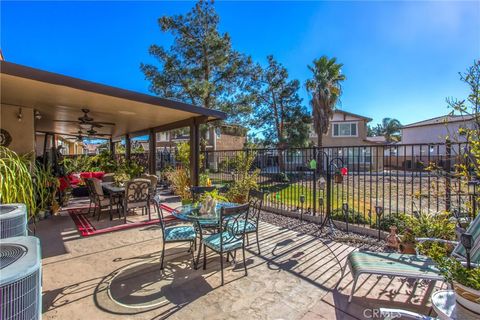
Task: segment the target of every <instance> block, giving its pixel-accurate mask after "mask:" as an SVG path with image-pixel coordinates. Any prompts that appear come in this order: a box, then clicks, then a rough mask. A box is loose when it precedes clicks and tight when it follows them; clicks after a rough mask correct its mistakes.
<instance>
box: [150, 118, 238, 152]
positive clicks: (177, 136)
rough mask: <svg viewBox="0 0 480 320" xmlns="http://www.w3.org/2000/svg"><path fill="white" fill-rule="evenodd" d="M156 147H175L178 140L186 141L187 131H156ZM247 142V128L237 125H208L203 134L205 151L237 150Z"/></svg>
mask: <svg viewBox="0 0 480 320" xmlns="http://www.w3.org/2000/svg"><path fill="white" fill-rule="evenodd" d="M156 138H157V149H159V148H171V147H175V146H176V145H177V144H178V143H180V142H188V141H189V136H188V133H185V132H182V131H178V130H177V131H165V132H158V133H157V137H156ZM246 142H247V129H246V128H244V127H242V126H238V125H226V124H224V125H221V126H216V127H209V128H208V129H207V131H206V132H205V134H204V137H203V143H205V150H206V151H222V150H238V149H242V148H243V146H244V145H245V143H246Z"/></svg>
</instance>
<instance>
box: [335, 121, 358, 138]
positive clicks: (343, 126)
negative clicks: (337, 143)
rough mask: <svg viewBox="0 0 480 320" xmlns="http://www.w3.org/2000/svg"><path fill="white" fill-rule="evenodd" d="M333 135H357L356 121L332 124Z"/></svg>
mask: <svg viewBox="0 0 480 320" xmlns="http://www.w3.org/2000/svg"><path fill="white" fill-rule="evenodd" d="M333 136H334V137H357V123H355V122H344V123H334V124H333Z"/></svg>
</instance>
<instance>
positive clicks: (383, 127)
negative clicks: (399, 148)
mask: <svg viewBox="0 0 480 320" xmlns="http://www.w3.org/2000/svg"><path fill="white" fill-rule="evenodd" d="M401 128H402V124H401V123H400V121H398V120H397V119H392V118H383V119H382V123H379V124H377V126H376V127H370V126H368V132H367V135H368V136H369V137H375V136H384V137H385V140H387V141H388V142H392V141H400V129H401Z"/></svg>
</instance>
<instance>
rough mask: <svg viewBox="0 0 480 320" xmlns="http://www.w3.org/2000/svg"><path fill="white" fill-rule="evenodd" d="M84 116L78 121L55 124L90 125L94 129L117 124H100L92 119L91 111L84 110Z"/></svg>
mask: <svg viewBox="0 0 480 320" xmlns="http://www.w3.org/2000/svg"><path fill="white" fill-rule="evenodd" d="M82 112H83V116H81V117H78V120H53V121H55V122H67V123H78V124H79V125H80V126H82V125H89V126H91V127H92V128H93V127H95V128H102V127H103V126H114V125H115V123H113V122H100V121H94V119H93V118H92V117H90V116H89V115H88V113H89V112H90V110H89V109H82Z"/></svg>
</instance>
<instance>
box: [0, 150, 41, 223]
mask: <svg viewBox="0 0 480 320" xmlns="http://www.w3.org/2000/svg"><path fill="white" fill-rule="evenodd" d="M29 158H30V159H31V155H25V156H20V155H18V154H17V153H15V152H14V151H12V150H10V149H8V148H6V147H3V146H0V202H1V203H25V205H26V206H27V208H28V212H29V218H30V217H32V216H34V215H35V213H36V212H37V203H36V201H35V189H34V186H33V180H32V175H31V172H30V169H31V166H32V163H31V162H30V160H29Z"/></svg>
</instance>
